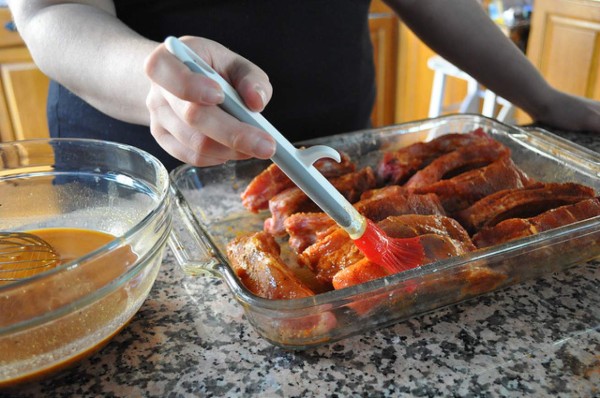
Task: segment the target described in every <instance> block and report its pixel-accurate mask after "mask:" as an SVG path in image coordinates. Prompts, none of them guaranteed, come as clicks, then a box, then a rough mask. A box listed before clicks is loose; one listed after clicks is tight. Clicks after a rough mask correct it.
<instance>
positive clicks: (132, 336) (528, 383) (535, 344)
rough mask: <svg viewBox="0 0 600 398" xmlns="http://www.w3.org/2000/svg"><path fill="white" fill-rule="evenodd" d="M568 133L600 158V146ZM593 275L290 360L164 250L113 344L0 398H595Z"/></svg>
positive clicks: (576, 271)
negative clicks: (147, 289) (136, 307)
mask: <svg viewBox="0 0 600 398" xmlns="http://www.w3.org/2000/svg"><path fill="white" fill-rule="evenodd" d="M561 135H563V136H565V137H566V138H568V139H571V140H574V141H576V142H579V143H581V144H582V145H584V146H587V147H589V148H591V149H594V150H596V151H600V138H598V139H596V138H594V137H593V136H591V135H586V134H566V133H565V134H561ZM599 264H600V262H590V263H586V264H580V265H578V266H575V267H574V268H571V269H570V270H568V271H566V272H562V273H557V274H552V275H548V276H546V277H544V278H541V279H538V280H535V281H529V282H526V283H523V284H520V285H517V286H513V287H510V288H508V289H504V290H501V291H498V292H494V293H490V294H486V295H484V296H481V297H478V298H475V299H472V300H470V301H467V302H464V303H461V304H458V305H453V306H450V307H447V308H443V309H440V310H437V311H434V312H432V313H430V314H428V315H424V316H419V317H415V318H412V319H410V320H408V321H404V322H400V323H397V324H395V325H393V326H390V327H387V328H384V329H381V330H378V331H373V332H368V333H366V334H363V335H359V336H354V337H351V338H348V339H345V340H342V341H339V342H336V343H331V344H328V345H324V346H320V347H317V348H314V349H310V350H307V351H299V352H294V351H287V350H284V349H281V348H278V347H275V346H273V345H271V344H270V343H268V342H267V341H265V340H264V339H262V338H261V337H260V336H259V335H258V334H257V333H256V332H255V331H254V330H253V328H252V327H251V325H250V324H249V323H248V322H247V321H246V319H245V316H244V312H243V309H242V307H241V306H240V305H239V304H238V303H237V302H235V300H233V298H232V296H231V294H230V293H229V291H228V288H227V286H226V285H225V283H223V282H222V281H220V280H218V279H213V278H209V277H200V278H192V277H189V276H185V275H184V274H183V272H182V271H181V270H180V269H179V268H178V266H177V265H176V262H175V260H174V258H173V257H172V255H171V253H170V251H167V256H166V258H165V260H164V262H163V265H162V268H161V272H160V274H159V276H158V279H157V281H156V284H155V285H154V287H153V289H152V291H151V293H150V295H149V297H148V299H147V300H146V302H145V303H144V305H143V306H142V308H141V309H140V311H139V312H138V313H137V315H136V316H135V317H134V318H133V320H132V321H131V323H130V324H129V325H128V326H127V327H126V328H125V329H124V330H123V331H122V332H121V333H120V334H118V335H117V336H116V337H115V338H114V339H113V340H112V341H111V342H110V343H109V344H108V345H107V346H105V347H104V348H103V349H102V350H101V351H100V352H98V353H96V354H95V355H93V356H91V357H89V358H87V359H84V360H83V361H81V362H80V363H78V364H77V365H76V366H74V367H72V368H71V369H68V370H66V371H63V372H62V373H60V374H58V375H55V376H54V377H52V378H49V379H46V380H43V381H40V382H35V383H29V384H27V385H23V386H20V387H18V388H14V389H11V390H8V391H4V392H0V396H2V397H4V396H7V397H8V396H10V397H42V396H50V397H73V396H83V397H96V396H102V397H112V396H117V397H187V396H206V397H211V396H215V397H220V396H227V397H236V396H244V397H245V396H261V397H313V396H330V397H337V396H339V397H348V396H361V397H362V396H373V397H378V396H415V397H438V396H439V397H464V396H466V397H469V396H470V397H497V396H498V397H513V396H514V397H521V396H532V397H545V396H551V397H600V267H599V266H598V265H599ZM0 355H1V353H0Z"/></svg>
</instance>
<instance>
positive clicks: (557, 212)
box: [473, 197, 600, 248]
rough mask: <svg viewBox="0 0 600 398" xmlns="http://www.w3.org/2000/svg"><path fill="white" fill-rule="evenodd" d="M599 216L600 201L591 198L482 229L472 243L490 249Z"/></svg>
mask: <svg viewBox="0 0 600 398" xmlns="http://www.w3.org/2000/svg"><path fill="white" fill-rule="evenodd" d="M599 215H600V200H599V199H598V198H597V197H593V198H589V199H584V200H581V201H579V202H577V203H574V204H569V205H564V206H560V207H557V208H553V209H550V210H547V211H545V212H543V213H541V214H539V215H537V216H534V217H529V218H509V219H506V220H504V221H501V222H499V223H498V224H495V225H493V226H489V227H483V228H482V229H481V230H480V231H479V232H477V233H476V234H475V235H474V236H473V242H474V243H475V245H476V246H477V247H478V248H485V247H490V246H494V245H499V244H500V243H504V242H508V241H511V240H513V239H518V238H523V237H526V236H530V235H534V234H537V233H540V232H544V231H548V230H549V229H553V228H558V227H562V226H565V225H569V224H572V223H574V222H577V221H582V220H587V219H589V218H592V217H596V216H599ZM596 244H597V242H596Z"/></svg>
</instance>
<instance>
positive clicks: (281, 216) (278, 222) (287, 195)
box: [264, 167, 375, 236]
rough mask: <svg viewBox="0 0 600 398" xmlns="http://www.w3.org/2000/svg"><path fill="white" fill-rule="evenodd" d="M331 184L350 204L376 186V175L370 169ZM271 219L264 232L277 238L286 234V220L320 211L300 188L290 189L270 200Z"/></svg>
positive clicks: (345, 175) (351, 174)
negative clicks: (291, 216)
mask: <svg viewBox="0 0 600 398" xmlns="http://www.w3.org/2000/svg"><path fill="white" fill-rule="evenodd" d="M331 184H332V185H333V186H334V187H335V188H337V190H338V191H340V193H341V194H342V195H343V196H344V197H345V198H346V199H347V200H348V201H349V202H350V203H354V202H356V201H357V200H359V199H360V195H361V194H362V193H363V192H364V191H366V190H369V189H371V188H373V187H374V186H375V174H373V170H372V169H371V168H370V167H365V168H364V169H362V170H360V171H356V172H354V173H348V174H344V175H343V176H340V177H336V178H333V179H332V180H331ZM269 210H270V211H271V217H270V218H267V219H266V220H265V223H264V231H265V232H269V233H271V234H273V235H275V236H281V235H284V234H285V226H284V224H283V223H284V221H285V219H286V218H287V217H288V216H290V215H292V214H294V213H298V212H311V211H319V208H318V207H317V205H316V204H315V203H314V202H313V201H312V200H311V199H310V198H309V197H308V196H306V194H305V193H304V192H302V190H300V188H298V187H293V188H288V189H286V190H285V191H283V192H281V193H279V194H277V195H275V196H274V197H273V198H271V199H270V200H269Z"/></svg>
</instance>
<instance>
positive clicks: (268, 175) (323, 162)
mask: <svg viewBox="0 0 600 398" xmlns="http://www.w3.org/2000/svg"><path fill="white" fill-rule="evenodd" d="M340 154H341V162H340V163H338V162H336V161H335V160H333V159H328V158H324V159H319V160H317V161H316V162H315V163H314V166H315V167H316V168H317V170H319V171H320V172H321V174H323V176H324V177H326V178H333V177H339V176H341V175H343V174H347V173H350V172H353V171H354V170H355V169H356V166H355V165H354V163H352V162H351V161H350V157H349V156H348V155H347V154H345V153H342V152H340ZM294 186H295V185H294V183H293V182H292V180H290V179H289V178H288V176H286V175H285V174H284V172H283V171H281V169H280V168H279V166H277V165H276V164H271V165H270V166H269V167H267V168H266V169H265V170H263V171H262V172H261V173H260V174H259V175H257V176H256V177H254V179H252V181H250V184H248V186H247V187H246V189H245V190H244V192H242V195H241V197H242V204H243V205H244V207H245V208H247V209H248V210H250V211H251V212H253V213H256V212H258V211H260V210H264V209H266V208H267V205H268V202H269V199H271V198H272V197H273V196H275V195H277V194H278V193H280V192H282V191H284V190H286V189H287V188H291V187H294Z"/></svg>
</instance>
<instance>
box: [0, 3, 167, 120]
mask: <svg viewBox="0 0 600 398" xmlns="http://www.w3.org/2000/svg"><path fill="white" fill-rule="evenodd" d="M49 3H51V2H48V1H45V2H44V1H31V0H22V1H16V0H12V1H9V6H10V7H11V11H12V12H13V15H14V18H15V22H16V25H17V28H18V29H19V32H20V34H21V35H22V37H23V39H24V40H25V42H26V44H27V46H28V48H29V50H30V52H31V54H32V56H33V58H34V60H35V62H36V64H37V65H38V67H39V68H40V69H41V70H42V71H43V72H44V73H45V74H46V75H48V76H49V77H51V78H52V79H54V80H56V81H58V82H60V83H61V84H63V85H64V86H66V87H67V88H68V89H69V90H71V91H72V92H74V93H75V94H77V95H78V96H80V97H81V98H83V99H84V100H85V101H87V102H88V103H90V104H91V105H92V106H94V107H96V108H97V109H99V110H100V111H102V112H104V113H106V114H108V115H110V116H112V117H115V118H117V119H120V120H123V121H127V122H131V123H137V124H146V125H147V124H148V123H149V115H148V110H147V108H146V106H145V98H146V95H147V93H148V90H149V87H150V83H149V81H148V80H147V79H146V78H145V75H144V72H143V63H144V59H145V58H146V56H147V55H148V54H150V52H151V51H152V50H153V49H154V48H155V47H156V44H157V43H154V42H152V41H150V40H147V39H144V38H143V37H141V36H139V35H138V34H136V33H135V32H133V31H132V30H131V29H129V28H128V27H127V26H125V25H124V24H123V23H122V22H120V21H119V20H118V19H117V18H116V17H115V14H114V9H113V6H112V2H110V1H98V2H91V3H94V5H89V4H82V3H64V4H61V3H62V2H53V3H55V4H49Z"/></svg>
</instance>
